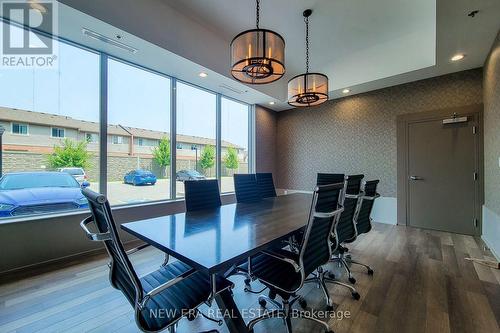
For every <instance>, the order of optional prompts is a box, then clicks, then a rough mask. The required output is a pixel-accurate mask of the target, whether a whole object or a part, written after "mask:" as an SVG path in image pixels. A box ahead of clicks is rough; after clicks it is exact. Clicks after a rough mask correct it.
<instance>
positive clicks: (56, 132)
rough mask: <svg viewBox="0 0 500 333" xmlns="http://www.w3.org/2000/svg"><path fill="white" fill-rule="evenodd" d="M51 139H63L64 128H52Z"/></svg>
mask: <svg viewBox="0 0 500 333" xmlns="http://www.w3.org/2000/svg"><path fill="white" fill-rule="evenodd" d="M52 137H53V138H64V128H57V127H52Z"/></svg>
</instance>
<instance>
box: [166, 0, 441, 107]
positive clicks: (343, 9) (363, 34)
mask: <svg viewBox="0 0 500 333" xmlns="http://www.w3.org/2000/svg"><path fill="white" fill-rule="evenodd" d="M167 3H168V4H169V5H170V6H172V7H173V8H175V9H176V10H178V11H180V12H182V13H183V14H185V15H188V16H190V17H192V18H194V19H196V20H198V21H200V22H202V23H203V24H204V25H205V26H208V27H210V28H211V29H214V31H216V32H217V33H218V34H220V35H221V36H223V37H224V38H225V39H226V40H228V41H231V39H232V37H234V36H235V35H236V34H238V33H239V32H241V31H242V30H246V29H250V28H254V27H255V1H253V0H233V1H227V0H210V1H199V0H168V1H167ZM221 8H223V10H221ZM307 8H311V9H312V10H313V14H312V16H311V17H310V64H311V68H310V70H311V71H312V72H315V71H319V72H323V73H324V74H326V75H327V76H328V77H329V78H330V85H329V86H330V90H332V91H334V90H338V89H341V88H345V87H351V86H354V85H356V84H360V83H364V82H369V81H373V80H377V79H381V78H385V77H389V76H393V75H397V74H401V73H406V72H409V71H413V70H417V69H420V68H424V67H429V66H433V65H434V64H435V54H436V51H435V45H436V4H435V0H419V1H414V0H377V1H366V0H336V1H332V0H305V1H304V0H262V1H261V23H260V26H261V27H262V28H268V29H272V30H274V31H276V32H278V33H279V34H281V35H282V36H283V37H284V38H285V41H286V51H285V54H286V59H285V60H286V69H287V73H286V75H285V77H284V78H283V79H282V80H281V81H280V82H279V84H277V85H276V87H275V89H274V91H273V93H274V95H275V96H276V97H278V98H279V99H281V100H285V99H286V89H284V88H283V86H284V84H286V83H287V81H288V79H289V78H292V77H293V76H295V75H297V74H300V73H303V72H304V71H305V46H304V38H305V31H304V30H305V27H304V18H303V16H302V12H303V11H304V9H307Z"/></svg>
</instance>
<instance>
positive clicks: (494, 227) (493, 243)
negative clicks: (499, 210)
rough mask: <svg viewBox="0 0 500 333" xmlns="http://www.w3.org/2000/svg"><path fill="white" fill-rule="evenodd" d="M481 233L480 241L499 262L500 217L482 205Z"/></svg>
mask: <svg viewBox="0 0 500 333" xmlns="http://www.w3.org/2000/svg"><path fill="white" fill-rule="evenodd" d="M482 232H483V233H482V235H481V239H482V240H483V242H484V243H485V244H486V246H487V247H488V248H489V249H490V251H491V253H492V254H493V256H494V257H495V258H496V259H497V260H498V261H500V216H498V215H497V214H496V213H495V212H493V211H492V210H491V209H489V208H488V207H486V206H484V205H483V226H482Z"/></svg>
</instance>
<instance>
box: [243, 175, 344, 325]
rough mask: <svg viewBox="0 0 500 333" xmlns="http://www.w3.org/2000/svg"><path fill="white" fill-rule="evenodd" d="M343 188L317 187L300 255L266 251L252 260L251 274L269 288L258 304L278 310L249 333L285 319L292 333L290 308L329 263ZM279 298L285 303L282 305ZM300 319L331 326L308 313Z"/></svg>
mask: <svg viewBox="0 0 500 333" xmlns="http://www.w3.org/2000/svg"><path fill="white" fill-rule="evenodd" d="M342 191H343V185H342V184H332V185H325V186H318V187H316V189H315V190H314V194H313V200H312V204H311V209H310V212H309V220H308V223H307V226H306V228H305V231H304V236H303V238H302V240H301V242H300V244H299V252H298V253H294V252H291V251H287V250H283V249H273V250H267V251H263V252H262V253H261V254H258V255H256V256H255V257H252V258H251V263H252V272H253V274H254V276H255V277H257V278H258V279H259V280H260V281H261V282H262V283H263V284H264V285H265V286H267V287H269V289H270V293H269V295H270V296H269V297H268V296H260V297H259V303H260V305H261V306H266V304H267V303H268V302H269V303H271V304H273V305H274V306H276V307H277V309H275V310H269V311H266V312H265V313H264V314H263V315H261V316H259V317H257V318H255V319H253V320H251V321H250V322H249V324H248V328H249V330H250V332H253V327H254V326H255V324H257V323H258V322H260V321H262V320H264V319H267V318H282V319H283V320H284V322H285V324H286V327H287V331H288V332H291V331H292V325H291V320H290V318H291V316H290V312H291V307H292V305H293V304H294V303H295V302H296V301H297V300H299V299H300V297H298V296H297V295H296V293H297V292H298V291H299V290H300V288H302V286H303V284H304V282H305V281H306V277H307V276H308V275H310V274H311V273H313V272H314V271H316V270H317V269H318V268H319V267H321V266H322V265H324V264H326V263H328V260H329V259H330V256H331V245H332V244H331V241H330V233H331V232H332V230H333V225H334V223H335V221H337V220H338V216H339V215H340V213H341V212H342V207H341V206H340V205H339V198H341V197H342ZM322 287H323V291H324V292H325V296H326V298H327V303H328V304H329V306H331V305H332V303H331V300H330V296H329V295H328V291H327V290H326V286H325V285H324V284H323V285H322ZM276 295H279V296H280V297H281V299H282V303H281V304H280V303H279V302H277V301H276V300H275V297H276ZM297 315H298V317H300V318H304V319H308V320H312V321H315V322H317V323H320V324H321V325H323V326H324V327H325V329H326V331H328V332H331V331H330V330H329V327H328V324H327V323H325V322H323V321H321V320H319V319H318V318H316V317H314V316H311V315H310V314H309V313H306V312H299V313H297Z"/></svg>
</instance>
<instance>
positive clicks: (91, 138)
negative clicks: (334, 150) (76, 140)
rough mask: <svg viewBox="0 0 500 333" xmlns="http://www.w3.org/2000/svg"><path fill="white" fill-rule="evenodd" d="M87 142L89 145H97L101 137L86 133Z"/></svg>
mask: <svg viewBox="0 0 500 333" xmlns="http://www.w3.org/2000/svg"><path fill="white" fill-rule="evenodd" d="M85 140H86V141H87V142H88V143H97V142H99V135H98V134H96V133H85Z"/></svg>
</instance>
